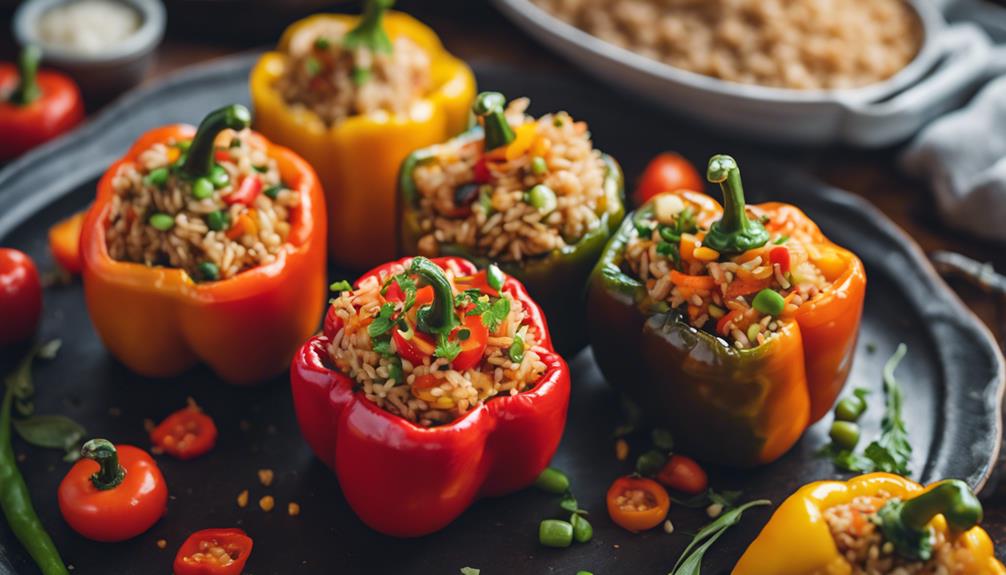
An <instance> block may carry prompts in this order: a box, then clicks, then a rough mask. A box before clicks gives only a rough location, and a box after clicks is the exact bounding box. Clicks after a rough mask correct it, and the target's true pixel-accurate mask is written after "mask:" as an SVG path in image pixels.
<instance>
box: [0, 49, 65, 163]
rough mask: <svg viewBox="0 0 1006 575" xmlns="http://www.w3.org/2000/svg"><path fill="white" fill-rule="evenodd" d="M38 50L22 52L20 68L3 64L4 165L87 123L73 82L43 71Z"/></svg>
mask: <svg viewBox="0 0 1006 575" xmlns="http://www.w3.org/2000/svg"><path fill="white" fill-rule="evenodd" d="M41 57H42V54H41V52H40V51H39V49H38V48H37V47H35V46H28V47H26V48H25V49H24V50H22V52H21V56H20V58H18V65H17V66H13V65H11V64H8V63H2V64H0V94H10V95H9V96H7V97H6V98H3V97H0V134H3V137H2V138H0V162H2V161H5V160H9V159H11V158H15V157H17V156H20V155H21V154H23V153H24V152H26V151H28V150H30V149H32V148H34V147H36V146H38V145H41V144H44V143H45V142H48V141H49V140H51V139H53V138H55V137H57V136H59V135H61V134H63V133H64V132H68V131H70V130H71V129H72V128H74V127H75V126H76V125H77V124H79V123H80V122H81V121H82V120H83V119H84V103H83V100H81V98H80V90H79V89H78V88H77V85H76V84H74V83H73V80H71V79H70V78H68V77H67V76H64V75H63V74H60V73H58V72H53V71H49V70H42V71H39V69H38V64H39V60H40V59H41Z"/></svg>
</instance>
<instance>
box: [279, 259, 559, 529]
mask: <svg viewBox="0 0 1006 575" xmlns="http://www.w3.org/2000/svg"><path fill="white" fill-rule="evenodd" d="M410 260H411V258H405V259H403V260H400V262H393V263H390V264H385V265H383V266H380V267H378V268H375V269H373V270H371V271H370V272H368V273H367V274H365V275H364V276H363V278H361V280H358V282H357V285H359V281H362V279H365V278H367V277H371V276H374V275H380V274H382V273H384V272H386V271H387V270H388V269H389V268H390V267H391V266H393V265H395V264H396V263H400V264H402V265H405V266H406V267H408V263H409V261H410ZM448 261H453V262H454V264H455V265H457V266H458V267H459V268H460V269H461V270H462V272H463V273H467V274H474V273H475V272H476V271H477V270H476V268H475V266H474V265H472V264H471V263H470V262H468V261H465V260H463V259H460V258H438V259H434V260H433V262H434V263H437V264H438V265H440V266H441V267H443V266H445V265H447V262H448ZM502 289H503V291H505V292H507V293H508V294H510V295H511V296H512V297H514V298H515V299H517V300H518V301H520V302H521V303H522V304H523V306H524V309H525V310H526V311H527V313H528V315H529V323H530V324H532V325H534V326H535V328H536V330H537V331H538V333H540V334H541V338H540V343H539V345H540V347H541V348H543V350H544V351H542V352H540V355H541V357H542V361H543V362H544V363H545V365H546V366H547V367H546V369H545V373H544V374H543V375H542V376H541V378H540V379H539V380H538V383H537V384H535V386H534V387H533V388H531V389H529V390H526V391H523V392H521V393H518V394H517V395H512V396H511V395H507V396H500V397H495V398H493V399H491V400H490V401H487V402H485V403H483V404H482V405H479V406H478V407H476V408H474V409H472V410H471V411H469V412H468V413H466V414H465V415H463V416H461V417H459V418H458V419H456V420H455V421H453V422H452V423H449V424H447V425H441V426H437V427H431V428H425V427H421V426H418V425H415V424H413V423H411V422H409V421H408V420H406V419H403V418H401V417H399V416H397V415H394V414H391V413H389V412H387V411H385V410H384V409H382V408H381V407H378V406H377V405H376V404H375V403H373V402H372V401H370V400H368V399H366V398H365V397H364V396H363V393H362V392H360V391H354V387H355V386H354V382H353V381H352V380H351V379H350V378H349V377H347V376H346V375H345V374H343V373H341V372H339V371H337V370H335V369H333V368H332V367H331V362H330V361H329V359H328V357H329V356H328V345H329V342H330V337H329V336H330V335H332V334H328V335H325V334H322V335H318V336H315V337H312V338H311V339H310V340H308V341H307V343H305V344H304V346H303V347H302V348H301V349H300V351H299V352H298V354H297V357H296V358H294V361H293V365H292V366H291V377H290V384H291V388H292V391H293V401H294V407H295V409H296V412H297V421H298V422H299V424H300V428H301V433H302V434H303V435H304V438H305V439H306V440H307V442H308V444H309V445H310V446H311V449H312V450H314V453H315V455H317V456H318V457H319V458H320V459H321V460H322V461H324V462H325V463H326V464H327V465H328V466H329V467H331V468H332V469H333V470H334V471H335V474H336V476H337V477H338V479H339V486H340V487H341V488H342V492H343V494H344V495H345V497H346V500H347V501H348V502H349V505H350V507H352V508H353V511H355V512H356V514H357V515H358V516H359V517H360V519H361V520H363V522H364V523H366V524H367V525H369V526H370V527H371V528H373V529H375V530H377V531H380V532H382V533H385V534H388V535H394V536H400V537H414V536H419V535H425V534H427V533H432V532H434V531H437V530H439V529H442V528H443V527H445V526H446V525H447V524H449V523H450V522H451V521H453V520H454V519H455V518H456V517H458V516H459V515H461V513H462V512H464V510H465V509H466V508H468V506H469V505H471V504H472V503H473V502H474V501H475V500H477V499H479V498H481V497H492V496H499V495H504V494H507V493H511V492H513V491H517V490H519V489H523V488H524V487H527V486H529V485H531V484H532V483H534V481H535V479H536V478H537V477H538V475H539V474H540V473H541V472H542V470H544V469H545V468H546V467H547V466H548V462H549V461H550V460H551V458H552V456H553V455H554V454H555V450H556V448H557V447H558V444H559V438H560V437H561V436H562V430H563V427H564V426H565V422H566V408H567V406H568V403H569V368H568V367H567V366H566V362H565V361H563V359H562V358H561V357H560V356H559V355H558V354H556V353H555V352H554V351H553V348H552V342H551V339H550V337H549V335H548V327H547V326H546V324H545V318H544V316H543V314H542V312H541V308H539V307H538V305H537V304H536V303H534V301H533V300H532V299H531V298H530V296H528V294H527V292H526V291H525V290H524V287H523V286H522V285H521V284H520V282H518V281H517V280H516V279H514V278H513V277H507V278H506V280H505V281H504V284H503V288H502ZM326 323H328V322H326Z"/></svg>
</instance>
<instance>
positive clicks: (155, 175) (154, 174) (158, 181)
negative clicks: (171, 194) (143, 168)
mask: <svg viewBox="0 0 1006 575" xmlns="http://www.w3.org/2000/svg"><path fill="white" fill-rule="evenodd" d="M143 181H144V183H146V184H147V185H150V186H155V187H158V188H161V187H164V184H165V183H166V182H167V181H168V169H167V168H156V169H154V170H151V171H150V173H149V174H147V176H146V177H145V178H143Z"/></svg>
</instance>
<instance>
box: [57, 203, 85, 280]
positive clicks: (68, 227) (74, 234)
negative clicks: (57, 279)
mask: <svg viewBox="0 0 1006 575" xmlns="http://www.w3.org/2000/svg"><path fill="white" fill-rule="evenodd" d="M85 217H87V210H82V211H80V212H77V213H76V214H73V215H72V216H70V217H68V218H66V219H63V220H60V221H59V222H58V223H57V224H56V225H54V226H52V227H51V228H49V251H51V252H52V257H53V258H54V259H55V260H56V263H58V264H59V265H60V267H62V268H63V269H65V270H66V271H68V272H70V273H72V274H79V273H80V270H81V267H82V264H81V261H80V228H81V226H83V225H84V218H85Z"/></svg>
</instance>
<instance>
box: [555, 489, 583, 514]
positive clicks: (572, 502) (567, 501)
mask: <svg viewBox="0 0 1006 575" xmlns="http://www.w3.org/2000/svg"><path fill="white" fill-rule="evenodd" d="M559 507H561V508H562V509H563V510H565V511H569V512H570V513H577V512H579V511H580V506H579V504H577V502H576V497H573V494H572V493H566V494H565V495H563V496H562V499H560V500H559Z"/></svg>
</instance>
